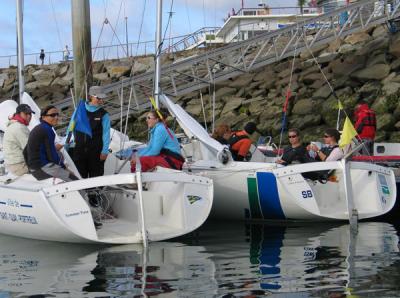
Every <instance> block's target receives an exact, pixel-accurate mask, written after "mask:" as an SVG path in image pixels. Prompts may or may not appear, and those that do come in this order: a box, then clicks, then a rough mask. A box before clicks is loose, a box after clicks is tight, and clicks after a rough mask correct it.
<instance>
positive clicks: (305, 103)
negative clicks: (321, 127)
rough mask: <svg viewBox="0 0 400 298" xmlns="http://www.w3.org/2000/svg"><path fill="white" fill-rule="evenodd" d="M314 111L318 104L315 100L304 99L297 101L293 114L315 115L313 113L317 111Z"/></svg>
mask: <svg viewBox="0 0 400 298" xmlns="http://www.w3.org/2000/svg"><path fill="white" fill-rule="evenodd" d="M314 109H316V102H315V101H314V100H311V99H308V98H304V99H300V100H297V101H295V103H294V106H293V109H292V114H295V115H296V114H297V115H308V114H311V113H313V111H315V110H314Z"/></svg>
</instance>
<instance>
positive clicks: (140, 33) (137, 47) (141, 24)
mask: <svg viewBox="0 0 400 298" xmlns="http://www.w3.org/2000/svg"><path fill="white" fill-rule="evenodd" d="M146 4H147V0H144V4H143V10H142V20H141V22H140V27H139V38H138V41H137V44H136V55H135V56H137V55H138V53H139V45H140V39H141V37H142V29H143V22H144V14H145V12H146Z"/></svg>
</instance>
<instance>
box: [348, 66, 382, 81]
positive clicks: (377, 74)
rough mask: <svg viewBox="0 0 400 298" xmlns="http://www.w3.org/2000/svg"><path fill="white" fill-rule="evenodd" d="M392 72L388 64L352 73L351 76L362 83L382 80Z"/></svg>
mask: <svg viewBox="0 0 400 298" xmlns="http://www.w3.org/2000/svg"><path fill="white" fill-rule="evenodd" d="M389 72H390V66H389V65H387V64H375V65H371V66H368V67H366V68H364V69H362V70H358V71H356V72H354V73H352V74H351V75H350V76H351V77H353V78H355V79H358V80H360V81H368V80H382V79H383V78H385V77H386V76H387V75H388V74H389Z"/></svg>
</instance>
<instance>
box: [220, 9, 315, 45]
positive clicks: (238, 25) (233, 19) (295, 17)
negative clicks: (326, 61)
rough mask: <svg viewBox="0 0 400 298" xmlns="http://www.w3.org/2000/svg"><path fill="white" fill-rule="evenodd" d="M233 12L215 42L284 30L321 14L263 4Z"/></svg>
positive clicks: (227, 41) (312, 10) (239, 39)
mask: <svg viewBox="0 0 400 298" xmlns="http://www.w3.org/2000/svg"><path fill="white" fill-rule="evenodd" d="M233 12H234V10H232V11H231V12H230V13H229V15H228V17H227V19H226V20H225V23H224V25H223V26H222V27H221V29H220V30H219V31H217V33H216V35H215V41H217V42H221V43H229V42H233V41H241V40H246V39H248V38H250V37H252V36H255V35H257V34H260V33H263V32H265V31H272V30H277V29H281V28H284V27H286V26H288V25H291V24H294V23H296V22H298V21H301V20H305V19H309V18H313V17H316V16H318V15H319V14H320V13H321V12H320V11H319V10H318V8H317V7H304V8H303V13H301V11H300V8H299V7H276V8H274V7H269V6H268V5H266V4H264V3H263V2H262V3H260V4H259V6H258V7H256V8H242V9H240V10H239V11H238V12H237V13H234V14H233Z"/></svg>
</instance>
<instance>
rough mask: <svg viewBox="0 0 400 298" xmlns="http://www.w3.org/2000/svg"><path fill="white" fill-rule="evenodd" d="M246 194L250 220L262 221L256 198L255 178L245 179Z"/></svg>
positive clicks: (258, 202) (258, 201)
mask: <svg viewBox="0 0 400 298" xmlns="http://www.w3.org/2000/svg"><path fill="white" fill-rule="evenodd" d="M247 194H248V198H249V206H250V218H252V219H262V218H263V215H262V213H261V208H260V200H259V198H258V189H257V179H256V178H255V177H247Z"/></svg>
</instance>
